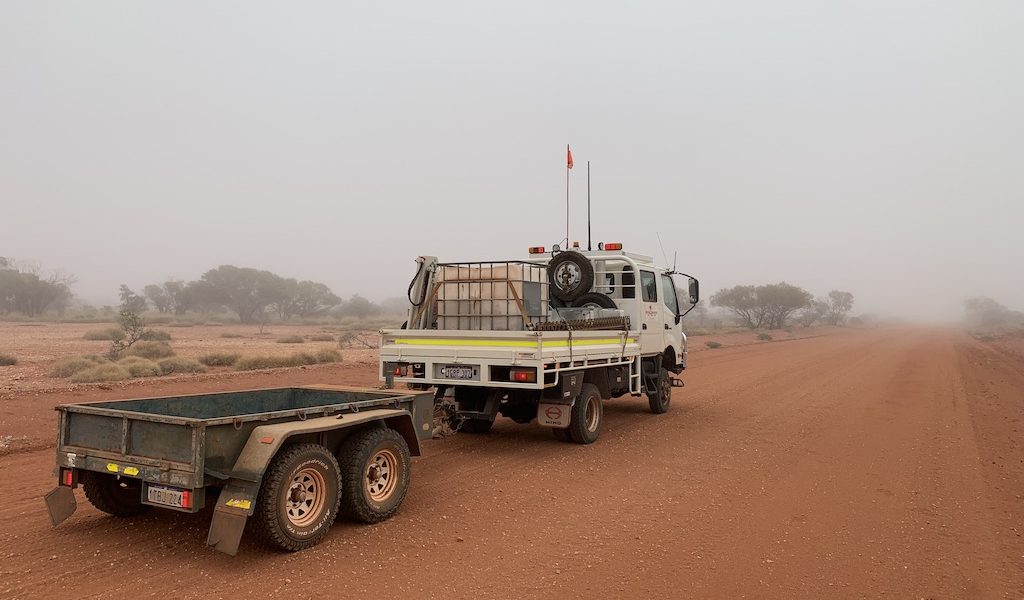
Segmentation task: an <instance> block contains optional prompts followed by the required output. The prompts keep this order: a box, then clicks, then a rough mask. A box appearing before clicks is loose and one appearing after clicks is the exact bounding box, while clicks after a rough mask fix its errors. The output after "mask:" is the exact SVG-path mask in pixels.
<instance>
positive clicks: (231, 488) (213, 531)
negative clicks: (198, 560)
mask: <svg viewBox="0 0 1024 600" xmlns="http://www.w3.org/2000/svg"><path fill="white" fill-rule="evenodd" d="M259 489H260V486H259V484H258V483H253V482H251V481H242V480H240V479H231V480H229V481H228V484H227V485H225V486H224V489H223V490H221V492H220V497H219V498H218V499H217V506H216V507H215V508H214V509H213V521H212V522H211V523H210V533H209V535H207V537H206V545H207V546H213V549H214V550H218V551H220V552H223V553H225V554H230V555H231V556H234V555H236V554H238V545H239V544H240V543H241V541H242V532H244V531H245V523H246V521H247V520H248V519H249V515H251V514H252V513H253V511H254V510H256V494H257V493H259Z"/></svg>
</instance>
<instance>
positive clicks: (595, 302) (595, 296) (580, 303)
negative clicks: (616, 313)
mask: <svg viewBox="0 0 1024 600" xmlns="http://www.w3.org/2000/svg"><path fill="white" fill-rule="evenodd" d="M572 305H573V306H574V307H576V308H584V307H587V306H594V307H597V308H618V306H616V305H615V301H614V300H612V299H611V298H609V297H608V296H606V295H605V294H602V293H600V292H587V293H586V294H583V295H582V296H580V297H579V298H577V299H575V300H573V301H572Z"/></svg>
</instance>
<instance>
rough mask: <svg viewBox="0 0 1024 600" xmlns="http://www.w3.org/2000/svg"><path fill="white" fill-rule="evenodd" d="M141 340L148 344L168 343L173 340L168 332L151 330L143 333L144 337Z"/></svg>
mask: <svg viewBox="0 0 1024 600" xmlns="http://www.w3.org/2000/svg"><path fill="white" fill-rule="evenodd" d="M139 339H140V340H145V341H147V342H168V341H170V339H171V334H169V333H167V332H166V331H160V330H159V329H150V330H149V331H147V332H145V333H143V334H142V337H140V338H139Z"/></svg>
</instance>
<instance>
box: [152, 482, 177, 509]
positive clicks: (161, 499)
mask: <svg viewBox="0 0 1024 600" xmlns="http://www.w3.org/2000/svg"><path fill="white" fill-rule="evenodd" d="M146 499H147V500H149V501H150V502H152V503H153V504H162V505H164V506H173V507H174V508H184V507H185V493H184V490H176V489H174V488H166V487H160V486H156V485H151V486H149V487H148V491H147V492H146Z"/></svg>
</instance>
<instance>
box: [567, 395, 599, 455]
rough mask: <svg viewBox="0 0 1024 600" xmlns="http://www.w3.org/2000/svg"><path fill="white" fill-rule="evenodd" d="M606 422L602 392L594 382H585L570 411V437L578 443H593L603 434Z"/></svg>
mask: <svg viewBox="0 0 1024 600" xmlns="http://www.w3.org/2000/svg"><path fill="white" fill-rule="evenodd" d="M603 423H604V406H603V405H602V404H601V392H600V391H598V389H597V386H596V385H594V384H592V383H584V384H583V387H582V388H581V389H580V395H579V396H578V397H577V398H576V402H574V403H573V405H572V410H571V411H569V428H568V429H567V430H566V431H568V432H569V439H571V440H572V441H573V442H575V443H577V444H591V443H593V442H596V441H597V437H598V436H599V435H601V425H602V424H603Z"/></svg>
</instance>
